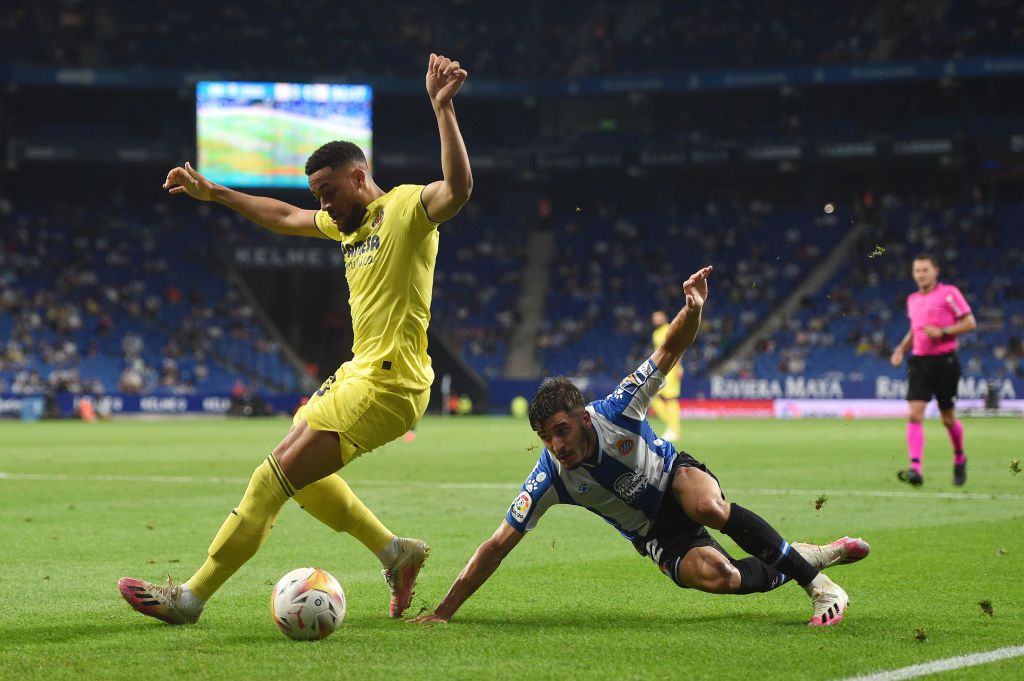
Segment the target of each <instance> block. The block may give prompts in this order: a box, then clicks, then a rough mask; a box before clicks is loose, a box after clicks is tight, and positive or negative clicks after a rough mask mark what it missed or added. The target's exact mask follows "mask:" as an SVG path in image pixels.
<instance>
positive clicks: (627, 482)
mask: <svg viewBox="0 0 1024 681" xmlns="http://www.w3.org/2000/svg"><path fill="white" fill-rule="evenodd" d="M646 486H647V478H646V477H644V474H643V473H637V472H633V473H623V474H622V475H620V476H619V477H618V479H617V480H616V481H615V485H614V488H615V494H616V495H617V496H618V497H619V498H620V499H622V500H623V501H625V502H626V503H627V504H631V503H633V502H634V501H636V499H637V497H639V496H640V494H641V493H642V492H643V491H644V487H646Z"/></svg>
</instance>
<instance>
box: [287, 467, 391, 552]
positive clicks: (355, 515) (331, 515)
mask: <svg viewBox="0 0 1024 681" xmlns="http://www.w3.org/2000/svg"><path fill="white" fill-rule="evenodd" d="M295 501H297V502H299V505H300V506H302V507H303V508H304V509H305V510H306V512H307V513H309V514H310V515H312V516H313V517H314V518H316V519H317V520H319V521H320V522H322V523H323V524H324V525H327V526H328V527H330V528H331V529H333V530H334V531H335V532H348V533H349V534H351V535H352V536H353V537H355V538H356V539H358V540H359V541H360V542H361V543H362V544H363V546H365V547H366V548H368V549H370V551H372V552H373V553H374V554H377V555H378V556H380V554H381V552H383V551H384V550H385V549H386V548H387V547H388V546H389V545H390V544H391V541H392V540H393V539H394V538H395V535H393V534H391V532H390V531H389V530H388V528H386V527H384V525H383V524H382V523H381V522H380V520H378V519H377V516H375V515H373V513H372V512H371V511H370V509H368V508H366V506H365V505H364V504H363V502H362V501H360V500H359V497H357V496H356V495H355V492H353V491H352V488H351V487H349V486H348V483H347V482H345V481H344V480H343V479H342V478H341V477H340V476H338V475H328V476H327V477H326V478H324V479H322V480H317V481H316V482H314V483H312V484H310V485H306V486H305V487H303V488H302V489H301V490H299V491H298V492H297V493H296V494H295Z"/></svg>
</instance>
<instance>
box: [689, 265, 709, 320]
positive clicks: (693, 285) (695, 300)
mask: <svg viewBox="0 0 1024 681" xmlns="http://www.w3.org/2000/svg"><path fill="white" fill-rule="evenodd" d="M713 269H714V268H713V267H712V266H711V265H708V266H707V267H702V268H701V269H699V270H697V271H696V272H694V273H693V274H691V275H690V278H689V279H687V280H686V281H685V282H683V293H685V294H686V309H687V310H694V311H696V310H700V309H701V308H702V307H704V301H706V300H707V299H708V277H709V276H711V271H712V270H713Z"/></svg>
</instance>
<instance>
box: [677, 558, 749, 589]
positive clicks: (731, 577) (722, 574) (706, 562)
mask: <svg viewBox="0 0 1024 681" xmlns="http://www.w3.org/2000/svg"><path fill="white" fill-rule="evenodd" d="M709 551H714V550H713V549H709ZM678 577H679V581H680V582H681V583H683V584H685V585H686V586H688V587H690V588H691V589H697V590H698V591H705V592H707V593H714V594H730V593H736V591H737V590H738V589H739V586H740V573H739V571H738V570H737V569H736V568H734V567H733V566H732V564H731V563H729V561H728V560H726V558H725V556H723V555H721V554H720V553H718V552H717V551H714V553H705V552H703V551H702V552H701V553H700V554H699V555H696V556H693V557H687V559H686V560H684V561H683V562H682V563H681V564H680V566H679V575H678Z"/></svg>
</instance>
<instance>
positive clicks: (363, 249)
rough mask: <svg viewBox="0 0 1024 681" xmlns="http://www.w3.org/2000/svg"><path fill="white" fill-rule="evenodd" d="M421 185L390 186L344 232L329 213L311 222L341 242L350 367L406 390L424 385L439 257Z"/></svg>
mask: <svg viewBox="0 0 1024 681" xmlns="http://www.w3.org/2000/svg"><path fill="white" fill-rule="evenodd" d="M422 191H423V185H411V184H404V185H400V186H398V187H395V188H394V189H392V190H391V191H389V192H388V193H386V194H384V195H383V196H381V197H379V198H377V199H376V200H375V201H373V202H372V203H371V204H370V205H369V206H367V207H366V214H365V215H364V216H363V223H362V225H361V226H360V227H359V229H357V230H356V231H355V232H353V233H352V234H342V233H341V231H340V230H339V229H338V225H337V224H335V222H334V220H332V219H331V216H330V215H328V214H327V213H325V212H324V211H322V210H321V211H317V213H316V218H315V222H316V228H317V229H318V230H320V232H321V233H322V234H323V235H324V236H326V237H328V238H330V239H333V240H334V241H338V242H340V243H341V252H342V255H343V256H344V257H345V278H346V279H347V280H348V288H349V298H348V304H349V307H350V308H351V310H352V331H353V341H352V354H353V358H352V361H351V362H348V363H346V364H347V365H348V368H349V370H350V371H351V373H352V374H354V375H357V376H365V377H366V378H368V379H371V380H372V381H374V382H375V383H379V384H383V385H390V386H395V387H399V388H408V389H411V390H423V389H425V388H429V387H430V384H431V383H432V382H433V381H434V370H433V368H431V366H430V356H429V355H428V354H427V324H428V323H429V322H430V299H431V295H432V293H433V287H434V263H435V261H436V260H437V243H438V232H437V225H438V223H436V222H434V221H433V220H431V219H430V218H429V217H428V216H427V211H426V209H425V208H424V207H423V204H422V202H421V201H420V193H421V192H422Z"/></svg>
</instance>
